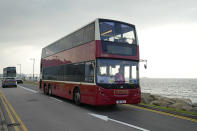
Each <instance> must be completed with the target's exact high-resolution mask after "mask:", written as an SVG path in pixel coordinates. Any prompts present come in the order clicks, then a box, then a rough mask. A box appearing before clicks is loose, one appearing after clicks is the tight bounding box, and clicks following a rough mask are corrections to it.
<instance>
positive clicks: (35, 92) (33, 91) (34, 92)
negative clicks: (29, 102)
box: [18, 85, 38, 93]
mask: <svg viewBox="0 0 197 131" xmlns="http://www.w3.org/2000/svg"><path fill="white" fill-rule="evenodd" d="M18 87H20V88H23V89H25V90H28V91H30V92H33V93H38V91H35V90H32V89H29V88H26V87H23V86H19V85H18Z"/></svg>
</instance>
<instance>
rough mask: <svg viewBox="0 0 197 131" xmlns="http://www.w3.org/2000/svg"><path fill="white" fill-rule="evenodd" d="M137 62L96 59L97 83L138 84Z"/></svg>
mask: <svg viewBox="0 0 197 131" xmlns="http://www.w3.org/2000/svg"><path fill="white" fill-rule="evenodd" d="M138 82H139V77H138V62H134V61H126V60H112V59H98V61H97V83H100V84H138Z"/></svg>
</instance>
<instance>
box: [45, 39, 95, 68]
mask: <svg viewBox="0 0 197 131" xmlns="http://www.w3.org/2000/svg"><path fill="white" fill-rule="evenodd" d="M95 51H96V42H95V41H92V42H90V43H86V44H83V45H80V46H77V47H74V48H71V49H69V50H66V51H62V52H60V53H57V54H55V55H52V56H49V57H46V58H42V60H41V63H42V66H43V68H46V67H51V66H58V65H64V64H71V63H78V62H84V61H90V60H94V59H95V58H96V57H95Z"/></svg>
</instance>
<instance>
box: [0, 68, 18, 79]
mask: <svg viewBox="0 0 197 131" xmlns="http://www.w3.org/2000/svg"><path fill="white" fill-rule="evenodd" d="M3 77H16V67H6V68H3Z"/></svg>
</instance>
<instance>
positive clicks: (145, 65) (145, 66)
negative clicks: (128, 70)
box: [140, 59, 147, 69]
mask: <svg viewBox="0 0 197 131" xmlns="http://www.w3.org/2000/svg"><path fill="white" fill-rule="evenodd" d="M140 62H145V64H144V68H145V69H147V60H142V59H141V60H140Z"/></svg>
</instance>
